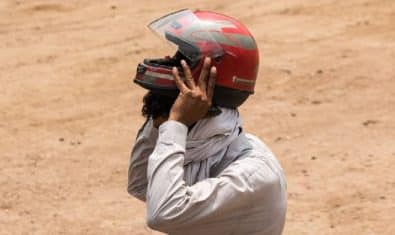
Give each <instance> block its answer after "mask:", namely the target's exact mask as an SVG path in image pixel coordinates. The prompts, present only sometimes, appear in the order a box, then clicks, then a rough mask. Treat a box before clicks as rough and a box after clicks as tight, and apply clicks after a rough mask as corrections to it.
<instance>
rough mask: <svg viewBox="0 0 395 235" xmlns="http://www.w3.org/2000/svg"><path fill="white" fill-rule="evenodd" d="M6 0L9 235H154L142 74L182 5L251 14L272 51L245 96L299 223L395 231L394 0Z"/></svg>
mask: <svg viewBox="0 0 395 235" xmlns="http://www.w3.org/2000/svg"><path fill="white" fill-rule="evenodd" d="M190 2H191V1H187V0H184V1H153V0H145V1H137V0H132V1H93V0H92V1H87V0H83V1H77V0H73V1H50V0H46V1H44V0H43V1H27V0H26V1H11V0H2V1H1V2H0V68H1V69H0V77H1V84H0V89H1V93H0V135H1V140H0V153H1V155H0V175H1V177H0V193H1V196H0V233H1V234H152V233H154V232H152V231H150V230H149V229H148V228H147V227H146V226H145V219H144V205H143V204H142V203H140V202H139V201H137V200H135V199H133V198H131V197H129V196H128V194H127V193H126V172H127V164H128V159H129V151H130V148H131V146H132V144H133V141H134V137H135V135H136V132H137V130H138V128H139V126H140V125H141V123H142V121H143V119H142V118H141V117H140V114H139V112H140V102H141V96H142V95H143V93H144V91H143V90H142V89H140V88H138V87H137V86H135V85H133V84H132V82H131V81H132V80H131V79H132V78H133V75H134V71H135V67H136V64H137V63H138V62H139V61H140V60H142V59H143V58H144V57H150V56H151V57H152V56H162V55H166V54H167V53H169V52H170V51H171V50H169V49H168V48H167V47H166V46H164V45H163V43H162V42H161V41H160V40H159V39H158V38H156V37H155V36H154V35H152V34H151V33H150V32H149V31H148V30H147V29H146V28H145V27H144V26H145V24H146V23H147V22H149V21H150V20H152V19H154V18H156V17H159V16H161V15H163V14H165V13H168V12H170V11H174V10H177V9H181V8H186V7H190V8H194V9H197V8H200V9H209V10H214V11H219V12H223V13H225V14H229V15H232V16H234V17H236V18H238V19H240V20H241V21H243V22H244V23H245V24H246V25H247V26H248V27H249V28H250V29H251V31H252V32H253V34H254V35H255V37H256V39H257V41H258V44H259V48H260V54H261V65H260V73H259V76H260V77H259V82H258V85H257V89H256V91H257V92H256V94H255V95H254V96H253V97H251V98H250V100H249V101H248V102H247V103H246V104H245V105H244V106H243V107H242V108H241V113H242V115H243V117H244V121H245V127H246V129H247V130H249V131H251V132H253V133H255V134H257V135H258V136H260V137H261V138H262V139H264V140H265V141H266V142H267V143H268V145H269V146H271V148H272V149H273V151H274V152H275V153H276V154H277V156H278V157H279V159H280V161H281V163H282V165H283V166H284V169H285V172H286V174H287V177H288V186H289V188H288V190H289V210H288V215H287V223H286V228H285V232H284V234H289V235H291V234H292V235H299V234H380V235H382V234H388V235H391V234H395V224H394V221H395V212H394V211H395V198H394V197H395V176H394V172H393V170H392V169H391V168H392V167H393V166H395V1H393V0H376V1H373V0H347V1H343V0H337V1H334V0H319V1H318V0H311V1H292V0H288V1H284V0H282V1H268V0H267V1H266V0H265V1H239V3H233V4H229V3H228V2H230V1H220V0H215V1H213V0H210V1H209V0H206V1H199V2H198V3H194V5H191V4H190Z"/></svg>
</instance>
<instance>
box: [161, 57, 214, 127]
mask: <svg viewBox="0 0 395 235" xmlns="http://www.w3.org/2000/svg"><path fill="white" fill-rule="evenodd" d="M210 65H211V59H210V58H208V57H206V58H205V59H204V63H203V68H202V71H201V72H200V76H199V80H198V83H197V84H196V82H195V80H194V78H193V76H192V73H191V70H190V68H189V66H188V65H187V63H186V62H185V61H184V60H182V61H181V66H182V68H183V70H184V76H185V81H182V80H181V78H180V75H179V74H178V69H177V68H176V67H173V77H174V81H175V83H176V85H177V87H178V89H179V90H180V93H179V95H178V97H177V99H176V101H175V102H174V104H173V106H172V108H171V110H170V115H169V120H174V121H179V122H181V123H183V124H185V125H186V126H190V125H192V124H194V123H195V122H197V121H198V120H200V119H202V118H204V117H205V116H206V114H207V111H208V110H209V108H210V106H211V104H212V98H213V94H214V86H215V79H216V77H217V69H216V68H215V67H214V66H212V67H211V68H210Z"/></svg>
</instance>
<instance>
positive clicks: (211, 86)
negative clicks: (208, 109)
mask: <svg viewBox="0 0 395 235" xmlns="http://www.w3.org/2000/svg"><path fill="white" fill-rule="evenodd" d="M215 79H217V68H216V67H214V66H212V67H211V69H210V77H209V79H208V84H207V86H208V87H207V99H208V100H209V101H210V102H211V101H212V99H213V95H214V87H215Z"/></svg>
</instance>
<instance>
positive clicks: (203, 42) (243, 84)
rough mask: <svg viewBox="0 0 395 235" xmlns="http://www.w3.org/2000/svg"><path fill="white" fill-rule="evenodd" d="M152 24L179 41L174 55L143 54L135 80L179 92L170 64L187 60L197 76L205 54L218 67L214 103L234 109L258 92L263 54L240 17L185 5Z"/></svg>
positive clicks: (153, 88) (163, 91)
mask: <svg viewBox="0 0 395 235" xmlns="http://www.w3.org/2000/svg"><path fill="white" fill-rule="evenodd" d="M149 28H150V29H151V30H153V31H154V32H155V33H157V34H159V35H160V36H161V37H163V38H165V39H166V40H167V41H168V42H171V43H172V44H174V45H176V46H177V52H176V53H175V55H174V56H173V57H169V56H167V57H165V58H162V59H144V62H143V63H140V64H139V65H138V67H137V74H136V77H135V79H134V82H135V83H137V84H139V85H141V86H142V87H144V88H146V89H149V90H151V91H153V92H158V93H161V94H164V95H169V96H176V95H177V94H178V88H177V87H176V85H175V82H174V80H173V76H172V72H171V70H172V67H173V66H177V67H180V69H179V71H180V72H181V71H182V69H181V65H180V61H181V60H182V59H184V60H185V61H186V62H187V63H188V65H189V66H190V68H191V71H192V74H193V76H194V78H195V79H197V78H198V77H199V74H200V71H201V68H202V65H203V61H204V58H205V57H211V58H212V65H213V66H215V67H216V68H217V79H216V85H215V91H214V97H213V103H214V105H217V106H222V107H228V108H236V107H238V106H240V105H241V104H242V103H243V102H244V101H245V100H246V99H247V98H248V96H249V95H250V94H252V93H253V92H254V87H255V82H256V78H257V73H258V65H259V54H258V48H257V45H256V43H255V40H254V38H253V36H252V35H251V33H250V32H249V31H248V29H247V28H246V27H245V26H244V25H242V24H241V23H240V22H239V21H237V20H235V19H233V18H231V17H229V16H225V15H222V14H218V13H215V12H209V11H195V12H192V11H190V10H181V11H178V12H174V13H171V14H169V15H166V16H164V17H162V18H159V19H158V20H155V21H153V22H152V23H151V24H150V25H149ZM181 76H182V74H181Z"/></svg>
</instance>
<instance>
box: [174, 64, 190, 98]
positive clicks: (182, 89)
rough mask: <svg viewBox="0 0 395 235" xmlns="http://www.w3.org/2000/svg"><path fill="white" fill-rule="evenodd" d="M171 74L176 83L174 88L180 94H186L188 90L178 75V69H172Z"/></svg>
mask: <svg viewBox="0 0 395 235" xmlns="http://www.w3.org/2000/svg"><path fill="white" fill-rule="evenodd" d="M172 73H173V78H174V82H175V83H176V86H177V88H178V89H179V90H180V92H183V93H185V92H187V91H188V90H189V89H188V87H187V86H186V85H185V83H184V82H183V81H182V80H181V78H180V75H179V74H178V69H177V68H176V67H173V70H172Z"/></svg>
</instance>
